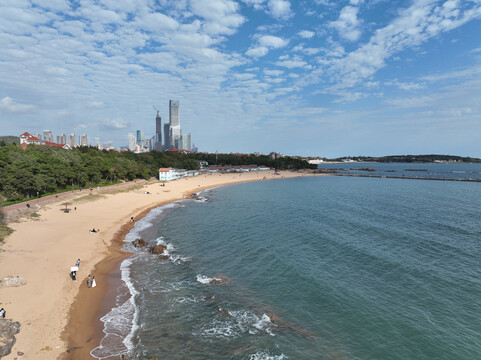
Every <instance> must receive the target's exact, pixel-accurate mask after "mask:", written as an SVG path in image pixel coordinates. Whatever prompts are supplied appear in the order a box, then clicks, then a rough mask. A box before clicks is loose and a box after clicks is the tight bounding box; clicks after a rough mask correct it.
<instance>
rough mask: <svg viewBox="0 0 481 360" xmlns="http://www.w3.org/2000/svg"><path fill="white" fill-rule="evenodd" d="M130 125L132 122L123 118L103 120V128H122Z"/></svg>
mask: <svg viewBox="0 0 481 360" xmlns="http://www.w3.org/2000/svg"><path fill="white" fill-rule="evenodd" d="M129 125H130V123H129V122H128V121H126V120H124V119H122V118H116V119H106V120H104V121H103V122H102V128H103V129H105V130H122V129H126V128H127V127H128V126H129Z"/></svg>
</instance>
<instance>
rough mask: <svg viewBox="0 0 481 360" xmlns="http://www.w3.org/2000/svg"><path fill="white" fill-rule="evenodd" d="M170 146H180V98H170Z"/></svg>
mask: <svg viewBox="0 0 481 360" xmlns="http://www.w3.org/2000/svg"><path fill="white" fill-rule="evenodd" d="M169 124H170V128H169V136H170V147H174V148H178V146H179V139H180V135H181V134H182V130H181V128H180V118H179V100H169Z"/></svg>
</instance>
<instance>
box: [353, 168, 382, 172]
mask: <svg viewBox="0 0 481 360" xmlns="http://www.w3.org/2000/svg"><path fill="white" fill-rule="evenodd" d="M351 170H359V171H376V169H374V168H360V169H351Z"/></svg>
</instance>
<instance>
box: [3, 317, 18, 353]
mask: <svg viewBox="0 0 481 360" xmlns="http://www.w3.org/2000/svg"><path fill="white" fill-rule="evenodd" d="M19 331H20V323H19V322H18V321H15V322H13V321H11V320H5V319H0V358H2V357H3V356H6V355H8V354H10V352H11V351H12V347H13V345H14V344H15V334H18V332H19Z"/></svg>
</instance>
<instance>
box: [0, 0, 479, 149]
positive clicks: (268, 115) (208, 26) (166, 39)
mask: <svg viewBox="0 0 481 360" xmlns="http://www.w3.org/2000/svg"><path fill="white" fill-rule="evenodd" d="M0 10H1V11H0V20H1V21H0V39H1V41H2V44H3V45H4V46H3V47H2V49H3V51H2V52H1V54H0V76H1V77H2V87H1V88H0V124H1V126H2V133H3V134H4V135H17V134H18V133H22V132H23V131H25V130H27V129H30V130H31V131H42V130H43V129H38V124H43V127H44V129H51V130H52V131H53V133H54V134H58V133H61V132H63V131H58V132H57V130H61V129H60V126H58V125H59V124H62V125H61V126H62V129H70V130H69V132H68V133H71V132H75V133H76V134H83V133H86V132H87V133H90V134H91V136H92V135H93V136H96V137H99V138H100V139H104V140H102V143H111V144H113V145H114V146H121V145H125V143H126V134H127V133H128V132H132V131H136V130H137V129H142V130H143V131H144V132H145V134H152V135H154V134H156V130H157V129H156V124H155V121H152V119H153V118H154V119H155V117H156V111H154V110H153V109H152V105H153V104H154V105H155V106H159V104H166V103H168V101H169V100H170V99H178V100H179V102H180V103H181V104H183V105H182V126H184V127H185V128H186V129H189V131H190V132H191V133H192V134H195V138H196V143H197V144H198V146H199V148H201V149H202V150H203V151H208V152H215V151H219V152H240V153H251V152H263V153H269V152H270V151H276V152H280V153H285V154H292V155H301V156H305V155H312V156H326V157H336V156H344V155H346V156H347V155H353V156H357V155H371V156H379V155H389V154H409V153H411V154H428V153H441V154H442V153H444V154H455V155H461V156H473V157H481V150H480V149H479V146H478V139H477V133H478V132H479V131H481V121H480V119H481V103H480V102H479V97H478V95H477V94H479V93H481V80H480V79H481V78H480V76H479V75H480V73H481V38H480V37H479V34H478V33H479V28H480V25H481V3H479V2H471V1H456V0H429V1H428V0H409V1H400V0H394V1H387V0H376V1H365V0H343V1H332V0H315V1H302V2H294V1H288V0H239V1H234V0H186V1H180V2H170V1H166V2H162V6H161V5H160V4H159V3H151V2H142V1H140V2H129V1H118V2H106V1H97V0H92V1H88V2H79V3H72V2H69V1H63V0H59V1H56V2H48V3H41V2H38V1H33V0H25V1H22V2H14V1H7V2H3V3H2V5H1V6H0ZM159 116H160V117H161V118H162V119H168V118H169V113H168V110H167V109H166V108H165V106H162V108H160V109H159ZM57 126H58V128H57ZM161 130H162V133H163V134H162V135H163V136H164V137H165V135H166V134H165V129H164V127H162V129H161ZM65 133H66V134H68V133H67V132H65Z"/></svg>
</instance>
